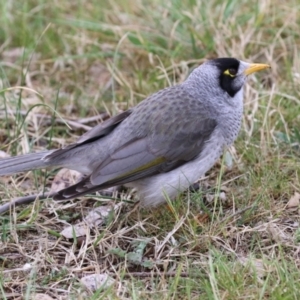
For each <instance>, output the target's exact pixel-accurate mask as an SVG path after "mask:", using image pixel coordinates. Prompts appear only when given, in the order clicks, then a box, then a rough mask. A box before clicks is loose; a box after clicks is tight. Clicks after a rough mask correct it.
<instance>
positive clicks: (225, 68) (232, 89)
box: [211, 57, 242, 97]
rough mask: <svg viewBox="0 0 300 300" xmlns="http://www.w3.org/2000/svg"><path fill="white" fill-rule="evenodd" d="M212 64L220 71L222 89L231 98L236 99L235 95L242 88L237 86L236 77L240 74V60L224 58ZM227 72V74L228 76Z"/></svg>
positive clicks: (215, 60) (213, 61)
mask: <svg viewBox="0 0 300 300" xmlns="http://www.w3.org/2000/svg"><path fill="white" fill-rule="evenodd" d="M211 63H212V64H213V65H215V66H217V67H218V69H219V70H220V76H219V82H220V86H221V88H222V89H223V90H224V91H226V92H227V93H228V94H229V95H230V96H231V97H234V95H235V94H236V93H237V92H238V91H239V90H240V89H241V88H242V86H240V85H236V84H235V79H236V77H235V75H236V74H237V73H238V69H239V66H240V62H239V60H237V59H235V58H229V57H228V58H227V57H224V58H217V59H214V60H212V61H211ZM225 72H227V74H226V73H225Z"/></svg>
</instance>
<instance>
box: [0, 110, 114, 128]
mask: <svg viewBox="0 0 300 300" xmlns="http://www.w3.org/2000/svg"><path fill="white" fill-rule="evenodd" d="M9 114H13V115H16V114H20V115H22V116H26V115H27V111H24V110H20V111H13V110H8V111H7V114H6V113H4V112H0V117H2V118H3V117H4V116H5V117H7V118H9ZM34 116H35V117H37V118H38V119H41V120H45V121H49V122H50V121H51V122H52V116H49V115H46V114H34ZM108 118H109V114H108V113H106V112H104V113H101V114H99V115H97V116H93V117H89V118H83V119H79V120H77V121H75V120H70V119H65V118H64V119H63V120H62V119H61V118H55V122H57V123H60V124H65V123H67V124H68V125H70V126H71V127H73V128H77V129H84V130H86V131H88V130H90V129H91V128H92V127H90V126H88V125H85V124H89V123H92V122H95V121H104V120H106V119H108Z"/></svg>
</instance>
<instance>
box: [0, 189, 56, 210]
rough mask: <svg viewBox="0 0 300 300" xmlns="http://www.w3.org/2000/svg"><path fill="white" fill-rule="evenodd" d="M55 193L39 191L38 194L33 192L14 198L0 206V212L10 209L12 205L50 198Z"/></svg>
mask: <svg viewBox="0 0 300 300" xmlns="http://www.w3.org/2000/svg"><path fill="white" fill-rule="evenodd" d="M55 194H56V193H40V194H34V195H29V196H25V197H19V198H15V199H13V200H12V201H10V202H8V203H5V204H3V205H1V206H0V214H3V213H5V212H7V211H8V210H10V209H11V208H13V207H17V206H20V205H23V204H29V203H32V202H34V201H35V200H36V199H39V200H46V199H48V198H52V197H53V196H54V195H55Z"/></svg>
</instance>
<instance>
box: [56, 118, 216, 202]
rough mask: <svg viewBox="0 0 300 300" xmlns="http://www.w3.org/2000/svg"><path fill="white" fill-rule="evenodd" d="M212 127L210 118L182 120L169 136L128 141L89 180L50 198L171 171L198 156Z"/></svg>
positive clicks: (212, 123) (63, 196) (77, 194)
mask: <svg viewBox="0 0 300 300" xmlns="http://www.w3.org/2000/svg"><path fill="white" fill-rule="evenodd" d="M216 125H217V122H216V121H215V120H214V119H209V118H203V117H202V118H197V119H193V120H184V121H183V122H182V121H181V123H180V126H177V127H176V128H177V129H178V130H177V131H176V132H175V133H173V134H171V132H167V131H165V132H164V133H161V134H160V133H158V134H154V135H147V136H145V137H142V138H136V139H134V140H131V141H129V142H127V143H126V144H125V145H123V146H121V147H120V148H118V149H117V150H116V151H115V152H114V153H113V154H111V155H110V157H109V158H107V159H106V160H104V161H103V162H102V163H101V164H100V165H99V166H98V167H97V168H96V169H95V170H94V171H93V173H92V174H91V175H90V176H89V177H87V178H85V179H84V180H83V181H81V182H79V183H77V184H76V185H74V186H71V187H69V188H67V189H65V190H62V191H60V192H58V194H57V195H56V196H55V197H54V199H57V200H58V199H66V198H73V197H77V196H80V195H84V194H86V193H89V192H94V191H98V190H100V189H104V188H108V187H111V186H115V185H121V184H125V183H128V182H132V181H135V180H138V179H142V178H145V177H148V176H152V175H155V174H158V173H162V172H168V171H171V170H173V169H175V168H177V167H179V166H181V165H182V164H184V163H185V162H187V161H190V160H193V159H194V158H195V157H197V156H198V155H199V154H200V153H201V151H202V149H203V147H204V145H205V143H206V142H207V141H208V140H209V138H210V136H211V134H212V133H213V131H214V129H215V128H216ZM173 128H175V127H174V126H173ZM171 130H172V127H171V128H169V131H171ZM170 134H171V135H172V136H173V138H170Z"/></svg>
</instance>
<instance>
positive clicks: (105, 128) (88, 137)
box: [44, 109, 132, 160]
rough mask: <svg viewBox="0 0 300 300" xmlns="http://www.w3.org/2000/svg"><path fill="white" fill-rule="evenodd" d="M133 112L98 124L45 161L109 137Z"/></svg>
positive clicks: (52, 153)
mask: <svg viewBox="0 0 300 300" xmlns="http://www.w3.org/2000/svg"><path fill="white" fill-rule="evenodd" d="M131 113H132V110H130V109H128V110H126V111H124V112H122V113H120V114H118V115H116V116H114V117H111V118H109V119H108V120H106V121H104V122H102V123H101V124H98V125H97V126H95V127H93V128H92V129H91V130H89V131H87V132H86V133H85V134H83V135H82V136H81V137H80V138H79V139H78V140H77V142H76V143H73V144H70V145H68V146H66V147H65V148H62V149H58V150H56V151H53V152H51V153H50V154H49V155H46V156H45V157H44V159H45V160H51V159H55V158H57V157H59V156H60V155H61V154H64V153H66V152H67V151H69V150H70V149H73V148H76V147H78V146H81V145H83V144H87V143H90V142H93V141H95V140H96V139H99V138H102V137H103V136H106V135H108V134H109V133H111V132H112V131H113V130H114V129H115V127H116V126H118V125H119V124H120V123H121V122H122V121H124V120H125V119H126V118H127V117H128V116H129V115H130V114H131Z"/></svg>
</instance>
